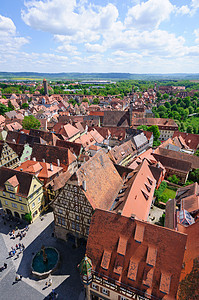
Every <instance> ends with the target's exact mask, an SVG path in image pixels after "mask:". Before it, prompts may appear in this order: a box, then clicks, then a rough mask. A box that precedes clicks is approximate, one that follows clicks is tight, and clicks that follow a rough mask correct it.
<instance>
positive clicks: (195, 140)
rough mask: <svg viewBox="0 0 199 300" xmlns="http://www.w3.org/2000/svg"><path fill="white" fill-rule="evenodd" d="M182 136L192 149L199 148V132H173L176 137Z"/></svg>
mask: <svg viewBox="0 0 199 300" xmlns="http://www.w3.org/2000/svg"><path fill="white" fill-rule="evenodd" d="M180 136H181V137H182V138H183V139H184V140H185V142H186V144H187V145H188V146H189V148H191V149H195V150H196V149H197V148H198V147H199V135H198V134H192V133H185V132H179V131H176V132H174V134H173V138H174V137H180Z"/></svg>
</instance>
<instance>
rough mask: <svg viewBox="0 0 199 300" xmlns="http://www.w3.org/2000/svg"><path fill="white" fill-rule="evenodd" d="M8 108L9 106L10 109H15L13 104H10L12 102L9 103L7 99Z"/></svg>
mask: <svg viewBox="0 0 199 300" xmlns="http://www.w3.org/2000/svg"><path fill="white" fill-rule="evenodd" d="M8 108H9V109H10V110H15V107H14V105H12V103H11V101H10V100H9V101H8Z"/></svg>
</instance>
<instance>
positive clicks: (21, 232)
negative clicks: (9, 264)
mask: <svg viewBox="0 0 199 300" xmlns="http://www.w3.org/2000/svg"><path fill="white" fill-rule="evenodd" d="M28 229H29V227H28V225H27V226H26V227H25V229H23V230H21V231H20V230H19V231H18V232H17V233H16V231H17V230H18V227H16V228H15V230H14V229H13V230H12V231H10V232H9V235H10V238H11V239H15V238H17V237H19V239H20V240H22V238H24V237H25V236H26V232H24V231H28Z"/></svg>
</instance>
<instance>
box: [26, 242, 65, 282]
mask: <svg viewBox="0 0 199 300" xmlns="http://www.w3.org/2000/svg"><path fill="white" fill-rule="evenodd" d="M45 253H46V255H47V258H48V262H47V263H44V262H43V254H42V251H39V252H37V253H36V254H35V256H34V257H33V259H32V264H31V266H32V274H33V275H34V276H35V277H37V278H39V279H44V278H47V277H48V276H49V275H50V274H51V273H53V272H54V271H56V270H57V268H58V264H59V259H60V256H59V252H58V251H57V249H55V248H53V247H46V248H45Z"/></svg>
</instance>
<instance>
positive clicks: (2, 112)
mask: <svg viewBox="0 0 199 300" xmlns="http://www.w3.org/2000/svg"><path fill="white" fill-rule="evenodd" d="M8 111H9V109H8V107H7V106H6V105H4V104H2V103H0V115H2V116H4V115H5V113H6V112H8Z"/></svg>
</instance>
